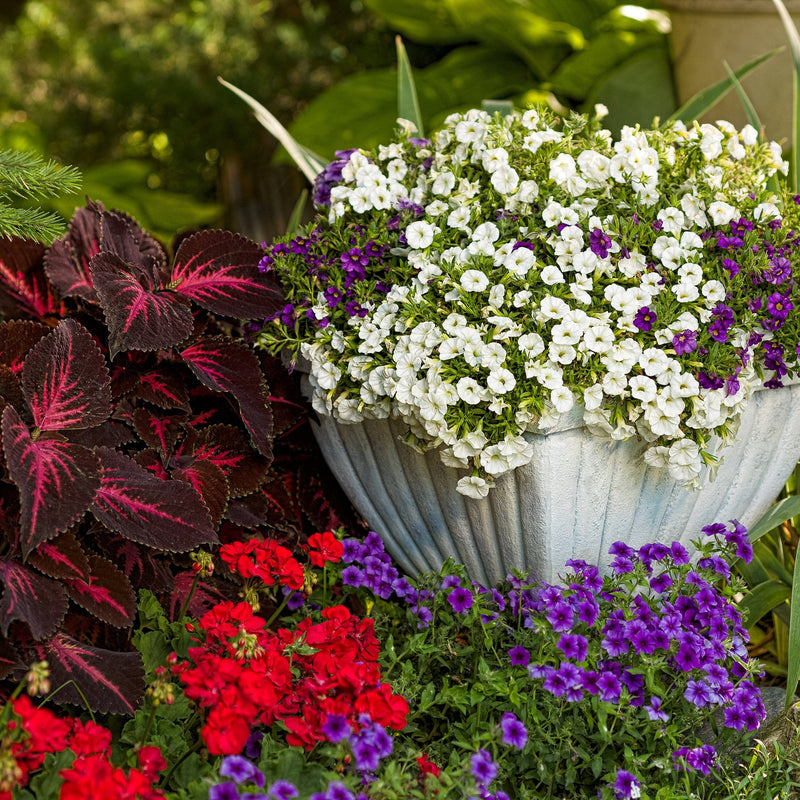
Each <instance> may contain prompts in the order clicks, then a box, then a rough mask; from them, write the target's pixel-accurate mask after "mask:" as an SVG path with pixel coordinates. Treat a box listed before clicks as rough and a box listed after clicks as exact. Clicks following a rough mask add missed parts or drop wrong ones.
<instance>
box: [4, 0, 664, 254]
mask: <svg viewBox="0 0 800 800" xmlns="http://www.w3.org/2000/svg"><path fill="white" fill-rule="evenodd" d="M647 5H651V4H648V3H645V4H644V6H647ZM667 30H668V21H667V17H666V15H665V14H664V13H662V12H658V11H654V10H652V9H651V8H645V7H643V5H636V6H634V5H621V4H619V3H616V2H614V0H492V2H491V3H487V2H485V0H27V2H23V1H21V0H5V2H4V3H3V4H2V9H1V10H0V75H2V81H0V148H14V149H23V150H34V151H36V152H38V153H41V154H43V155H46V156H48V157H53V158H55V159H57V160H58V161H60V162H62V163H65V164H71V165H74V166H76V167H78V168H79V169H80V170H81V172H82V173H83V178H84V181H83V187H82V189H81V191H80V193H78V194H77V195H73V196H70V197H68V198H65V199H62V200H60V201H57V202H56V201H54V206H55V207H56V208H57V210H59V211H60V212H61V213H62V214H64V215H65V216H66V217H69V216H70V215H71V213H72V210H73V209H74V207H75V206H77V205H81V204H82V203H83V199H84V196H86V195H88V196H90V197H91V198H92V199H95V200H100V201H102V202H103V203H105V204H106V205H107V206H110V207H116V208H121V209H123V210H125V211H127V212H128V213H130V214H132V215H133V216H134V217H135V218H136V219H137V220H138V221H139V222H140V223H141V224H142V225H143V226H144V227H145V228H148V229H150V230H152V231H153V232H154V233H155V234H157V235H158V236H160V237H161V238H162V239H163V240H164V241H169V239H170V238H171V237H172V235H173V234H174V233H175V232H177V231H179V230H182V229H186V228H192V227H196V226H204V225H205V226H207V225H214V226H224V227H228V228H232V229H235V230H239V231H241V232H243V233H246V234H248V235H250V236H252V237H253V238H256V239H259V240H262V239H267V238H270V237H271V236H274V235H276V234H279V233H282V232H283V231H284V229H285V226H286V224H287V221H288V219H289V217H290V215H291V211H292V208H293V206H294V204H295V201H296V199H297V197H298V195H299V193H300V191H301V190H302V188H303V185H304V184H303V179H302V177H301V176H300V175H299V174H298V173H297V172H296V170H295V169H294V168H293V167H292V166H291V165H289V163H288V161H287V160H286V159H285V158H284V159H281V158H280V154H278V158H275V155H276V145H275V142H274V140H272V139H271V137H270V136H269V135H268V134H267V133H266V132H265V131H264V130H262V129H261V128H260V127H259V125H258V123H257V122H256V121H255V120H254V119H253V117H252V115H251V114H250V111H249V110H248V109H247V107H246V106H245V105H244V104H243V103H242V102H241V101H240V100H239V99H238V98H236V97H235V96H234V95H233V94H232V93H231V92H229V91H228V90H227V89H225V88H224V87H222V86H221V85H220V84H219V83H218V82H217V80H216V77H217V76H218V75H219V76H222V77H223V78H225V79H226V80H227V81H229V82H231V83H233V84H235V85H236V86H238V87H239V88H241V89H243V90H244V91H246V92H247V93H248V94H250V95H252V96H253V97H254V98H256V99H257V100H259V101H260V102H261V103H262V104H263V105H265V106H266V107H267V108H269V109H270V110H271V111H272V112H273V113H274V114H275V115H276V116H277V117H278V119H280V120H281V122H283V123H284V124H285V125H288V126H289V127H290V130H291V131H292V133H293V134H294V135H295V137H296V138H297V139H298V140H299V141H301V142H302V143H303V144H305V145H307V146H308V147H310V148H311V149H312V150H314V151H316V152H318V153H319V154H320V155H322V156H325V157H330V156H332V155H333V153H334V151H335V150H336V149H342V148H346V147H353V146H364V147H369V146H372V145H374V144H377V143H378V142H380V141H382V140H385V139H386V138H388V137H389V136H390V135H391V133H392V130H393V128H394V121H395V118H396V116H397V113H396V108H397V101H396V78H395V45H394V38H395V36H396V35H397V34H400V35H401V36H402V37H403V40H404V42H405V45H406V48H407V50H408V53H409V57H410V60H411V63H412V65H413V67H414V70H415V75H416V78H417V87H418V92H419V97H420V105H421V109H422V114H423V117H424V119H425V122H426V125H427V126H428V127H429V128H430V127H431V126H434V125H435V124H436V123H437V122H438V121H441V119H442V118H443V117H444V116H445V115H446V114H447V113H449V112H450V111H453V110H463V109H465V108H468V107H471V106H476V105H480V103H481V101H482V100H484V99H514V100H516V101H518V102H530V101H533V102H549V103H550V104H552V105H555V106H556V107H573V108H587V107H590V106H592V105H593V104H594V103H597V102H602V103H605V104H606V105H607V106H608V107H609V108H610V109H611V115H610V117H609V119H608V124H609V126H610V127H614V126H618V125H620V124H623V123H629V122H636V121H641V122H643V123H646V124H650V123H651V122H652V119H653V117H654V116H658V115H661V116H666V115H668V114H669V113H670V112H671V111H672V110H674V107H675V100H674V92H673V88H672V79H671V73H670V65H669V55H668V48H667V37H666V31H667Z"/></svg>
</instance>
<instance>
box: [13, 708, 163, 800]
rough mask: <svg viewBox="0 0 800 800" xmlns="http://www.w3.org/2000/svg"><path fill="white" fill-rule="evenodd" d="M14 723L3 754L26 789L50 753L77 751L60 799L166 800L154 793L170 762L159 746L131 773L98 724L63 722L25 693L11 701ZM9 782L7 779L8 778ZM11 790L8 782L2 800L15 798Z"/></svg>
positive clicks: (149, 750) (143, 752) (65, 773)
mask: <svg viewBox="0 0 800 800" xmlns="http://www.w3.org/2000/svg"><path fill="white" fill-rule="evenodd" d="M11 711H12V719H11V720H10V721H9V722H8V724H7V725H6V734H5V738H4V739H3V743H2V749H3V750H4V751H5V752H3V753H2V756H3V765H4V767H6V769H4V772H6V773H7V772H8V770H7V764H6V761H7V759H8V758H9V756H10V757H11V758H12V759H13V761H14V768H13V772H14V776H13V777H14V781H15V783H16V784H17V785H18V786H24V785H25V784H26V783H27V782H28V778H29V776H30V774H31V773H32V772H34V771H35V770H37V769H39V767H41V766H42V763H43V762H44V758H45V756H46V755H47V753H58V752H61V751H62V750H67V749H69V750H72V751H73V752H74V753H75V756H76V757H75V761H74V762H73V764H72V766H71V767H70V768H69V769H64V770H62V771H61V776H62V777H63V778H64V783H63V784H62V786H61V791H60V793H59V800H78V798H80V799H81V800H83V798H85V797H102V798H108V800H163V797H164V795H163V793H162V792H161V791H159V790H157V789H153V788H152V786H151V783H152V782H153V781H155V780H157V779H158V772H160V771H161V770H162V769H163V768H164V767H165V766H166V763H165V762H164V759H163V758H162V756H161V752H160V750H159V749H158V748H157V747H144V748H142V750H141V751H140V753H139V763H140V766H141V770H136V769H132V770H130V773H129V774H128V775H126V774H125V772H124V771H123V770H122V769H120V768H118V767H114V766H113V765H112V764H111V762H110V761H109V759H110V757H111V732H110V731H109V730H107V729H106V728H103V727H102V726H100V725H97V724H95V723H94V722H91V721H89V722H81V721H80V720H77V719H61V718H60V717H57V716H56V715H55V714H53V712H52V711H49V710H48V709H46V708H37V707H36V706H35V705H34V704H33V703H32V702H31V701H30V700H29V699H28V698H27V697H26V696H25V695H22V696H21V697H18V698H16V699H15V700H12V701H11ZM5 777H6V778H8V775H6V776H5ZM11 797H12V794H11V787H8V786H7V785H6V784H5V781H4V783H3V786H2V790H0V800H11Z"/></svg>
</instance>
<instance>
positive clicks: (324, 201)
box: [311, 149, 355, 206]
mask: <svg viewBox="0 0 800 800" xmlns="http://www.w3.org/2000/svg"><path fill="white" fill-rule="evenodd" d="M353 153H355V150H354V149H353V150H337V151H336V153H335V155H336V158H335V159H334V160H333V161H331V163H330V164H328V165H327V166H326V167H325V169H323V170H322V172H320V173H319V175H317V177H316V178H315V179H314V188H313V192H312V196H311V199H312V201H313V203H314V205H317V206H329V205H330V204H331V189H332V188H333V187H334V186H336V184H337V183H340V182H341V180H342V170H343V169H344V168H345V167H346V166H347V162H348V161H349V160H350V156H351V155H352V154H353Z"/></svg>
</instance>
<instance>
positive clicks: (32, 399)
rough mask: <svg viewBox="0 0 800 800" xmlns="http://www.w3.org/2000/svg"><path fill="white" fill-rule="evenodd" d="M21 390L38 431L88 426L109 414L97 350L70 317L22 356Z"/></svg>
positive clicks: (105, 376) (108, 387)
mask: <svg viewBox="0 0 800 800" xmlns="http://www.w3.org/2000/svg"><path fill="white" fill-rule="evenodd" d="M22 389H23V391H24V393H25V399H26V400H27V401H28V405H29V406H30V408H31V411H32V412H33V420H34V422H35V424H36V427H37V428H38V429H39V430H40V431H59V430H68V429H73V428H92V427H94V426H95V425H99V424H100V423H101V422H105V420H107V419H108V417H109V415H110V414H111V381H110V379H109V376H108V369H107V368H106V363H105V360H104V358H103V354H102V353H101V352H100V348H99V347H98V346H97V344H96V343H95V341H94V339H92V336H91V334H90V333H89V331H87V330H86V328H84V327H83V325H81V324H80V323H79V322H76V321H75V320H74V319H65V320H62V321H61V322H60V323H59V325H58V327H57V328H56V329H55V330H54V331H53V332H52V333H50V334H48V335H47V336H45V337H44V338H43V339H41V340H40V341H39V342H38V343H37V344H36V345H35V346H34V347H33V349H32V350H31V351H30V352H29V353H28V356H27V358H26V359H25V366H24V367H23V370H22Z"/></svg>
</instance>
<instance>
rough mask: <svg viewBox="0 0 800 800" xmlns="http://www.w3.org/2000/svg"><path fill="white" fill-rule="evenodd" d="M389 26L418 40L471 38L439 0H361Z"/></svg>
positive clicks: (445, 41)
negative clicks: (401, 0) (398, 0)
mask: <svg viewBox="0 0 800 800" xmlns="http://www.w3.org/2000/svg"><path fill="white" fill-rule="evenodd" d="M364 5H365V6H367V8H369V9H371V10H372V11H374V12H375V13H376V14H378V15H379V16H381V17H383V19H384V20H386V22H388V23H389V26H390V27H391V28H393V29H395V30H398V31H400V33H402V34H403V35H404V36H406V37H408V38H409V39H411V40H412V41H414V42H419V43H420V44H457V43H458V42H467V41H470V40H471V39H474V36H470V33H469V31H466V30H464V29H463V28H462V27H461V26H460V25H458V24H457V23H456V21H455V20H454V19H453V16H452V14H451V13H450V5H451V4H450V3H448V2H443V1H442V0H403V2H402V3H398V2H397V0H364Z"/></svg>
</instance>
